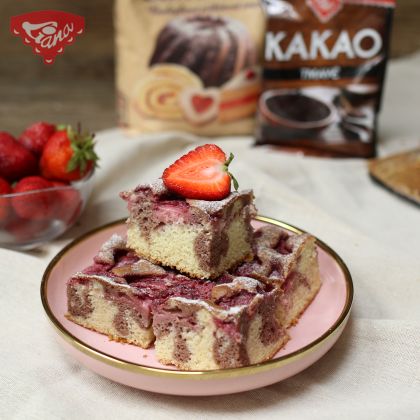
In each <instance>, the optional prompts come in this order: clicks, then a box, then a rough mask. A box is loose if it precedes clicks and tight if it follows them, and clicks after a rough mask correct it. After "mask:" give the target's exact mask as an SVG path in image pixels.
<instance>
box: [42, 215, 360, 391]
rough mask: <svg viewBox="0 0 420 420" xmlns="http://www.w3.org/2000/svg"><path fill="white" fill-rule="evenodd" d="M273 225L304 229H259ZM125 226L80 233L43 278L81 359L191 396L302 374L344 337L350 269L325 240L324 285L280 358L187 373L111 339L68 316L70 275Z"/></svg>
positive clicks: (53, 311)
mask: <svg viewBox="0 0 420 420" xmlns="http://www.w3.org/2000/svg"><path fill="white" fill-rule="evenodd" d="M266 223H270V224H275V225H278V226H281V227H283V228H285V229H287V230H289V231H291V232H294V233H301V232H302V231H301V230H299V229H297V228H295V227H293V226H290V225H288V224H286V223H283V222H279V221H277V220H274V219H269V218H266V217H257V219H256V220H255V221H254V222H253V224H254V226H255V227H257V226H260V225H262V224H266ZM124 232H125V224H124V222H123V221H121V220H120V221H117V222H114V223H111V224H108V225H106V226H103V227H101V228H99V229H96V230H94V231H92V232H89V233H87V234H85V235H83V236H82V237H80V238H78V239H76V240H75V241H73V242H72V243H70V244H69V245H68V246H66V247H65V248H64V249H63V250H62V251H61V252H60V253H59V254H57V256H56V257H55V258H54V259H53V260H52V261H51V263H50V264H49V265H48V267H47V269H46V271H45V273H44V276H43V280H42V284H41V298H42V303H43V306H44V309H45V311H46V313H47V315H48V317H49V319H50V321H51V322H52V325H53V326H54V328H55V331H56V332H57V333H58V338H59V341H60V342H61V343H62V344H63V346H64V347H65V348H66V350H67V351H68V352H69V353H70V354H72V355H73V356H74V357H75V358H76V359H77V360H78V361H79V362H80V363H82V364H83V365H85V366H86V367H87V368H89V369H91V370H93V371H94V372H96V373H98V374H100V375H103V376H105V377H107V378H109V379H112V380H114V381H116V382H120V383H122V384H125V385H129V386H132V387H135V388H139V389H143V390H146V391H154V392H160V393H163V394H174V395H191V396H192V395H219V394H229V393H234V392H241V391H247V390H250V389H255V388H259V387H262V386H266V385H270V384H272V383H275V382H278V381H281V380H283V379H286V378H288V377H290V376H292V375H295V374H296V373H298V372H300V371H302V370H303V369H305V368H307V367H308V366H310V365H311V364H312V363H314V362H316V361H317V360H318V359H319V358H320V357H322V356H323V355H324V354H325V353H326V352H327V351H328V350H329V349H330V348H331V347H332V345H333V344H334V343H335V342H336V341H337V339H338V337H339V336H340V334H341V333H342V331H343V329H344V327H345V325H346V323H347V320H348V318H349V314H350V309H351V304H352V300H353V284H352V280H351V276H350V273H349V271H348V269H347V267H346V266H345V264H344V263H343V261H342V260H341V258H340V257H339V256H338V255H337V254H336V253H335V252H334V251H333V250H332V249H331V248H329V247H328V246H327V245H326V244H324V243H323V242H321V241H319V240H317V246H318V258H319V264H320V270H321V278H322V287H321V289H320V291H319V292H318V294H317V296H316V298H315V299H314V300H313V302H312V303H311V305H310V306H309V307H308V308H307V310H306V311H305V313H304V314H303V316H302V317H301V318H300V321H299V323H298V324H297V325H296V326H294V327H292V328H291V329H290V330H289V333H290V336H291V339H290V341H289V342H288V343H287V345H286V346H285V347H284V348H283V349H282V350H280V351H279V352H278V353H277V354H276V355H275V356H274V358H273V359H271V360H269V361H266V362H264V363H259V364H256V365H251V366H246V367H242V368H235V369H219V370H212V371H190V372H183V371H179V370H177V369H176V368H171V367H168V366H164V365H161V364H160V363H159V362H158V361H157V360H156V357H155V353H154V350H153V349H147V350H144V349H141V348H139V347H136V346H134V345H131V344H125V343H119V342H115V341H110V340H109V339H108V337H107V336H105V335H102V334H98V333H96V332H93V331H90V330H87V329H85V328H83V327H80V326H78V325H76V324H73V323H72V322H70V321H68V320H67V319H66V318H65V316H64V314H65V313H66V311H67V302H66V282H67V279H68V278H69V277H70V276H71V275H72V274H73V273H74V272H75V271H78V270H81V269H83V268H84V267H86V266H87V265H89V264H90V262H91V260H92V258H93V256H94V255H95V254H96V252H97V250H98V249H99V247H100V246H101V244H102V243H103V242H105V241H106V240H107V239H108V238H109V236H110V235H111V234H113V233H121V234H124Z"/></svg>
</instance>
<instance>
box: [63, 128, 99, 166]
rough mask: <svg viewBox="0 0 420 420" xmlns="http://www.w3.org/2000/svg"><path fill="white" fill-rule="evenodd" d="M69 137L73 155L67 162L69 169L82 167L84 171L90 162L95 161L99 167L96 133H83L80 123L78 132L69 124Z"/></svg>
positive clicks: (95, 164)
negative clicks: (96, 151)
mask: <svg viewBox="0 0 420 420" xmlns="http://www.w3.org/2000/svg"><path fill="white" fill-rule="evenodd" d="M66 131H67V137H68V138H69V140H70V147H71V149H72V151H73V155H72V157H71V159H70V160H69V162H68V164H67V171H68V172H71V171H74V170H75V169H80V171H81V172H84V171H85V170H86V168H87V165H88V163H89V162H93V163H94V166H95V167H97V166H98V164H97V161H98V155H97V154H96V153H95V150H94V148H95V142H94V140H93V139H94V137H95V136H94V134H86V133H83V134H82V133H81V130H80V125H79V126H78V130H77V132H75V131H74V130H73V129H72V128H71V127H70V126H67V128H66Z"/></svg>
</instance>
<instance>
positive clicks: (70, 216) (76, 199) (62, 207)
mask: <svg viewBox="0 0 420 420" xmlns="http://www.w3.org/2000/svg"><path fill="white" fill-rule="evenodd" d="M52 184H53V186H54V187H61V188H59V189H57V190H56V193H57V206H56V209H55V218H56V219H60V220H62V221H63V222H65V224H66V225H68V226H69V225H71V224H73V222H74V221H75V220H76V219H77V217H78V216H79V214H80V212H81V210H82V198H81V196H80V193H79V191H77V190H76V189H75V188H73V187H72V186H70V185H69V184H66V183H64V182H60V181H52Z"/></svg>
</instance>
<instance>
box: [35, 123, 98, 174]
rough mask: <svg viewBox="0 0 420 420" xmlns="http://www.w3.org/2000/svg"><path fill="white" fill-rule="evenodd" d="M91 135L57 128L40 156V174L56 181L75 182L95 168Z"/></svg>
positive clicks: (93, 144)
mask: <svg viewBox="0 0 420 420" xmlns="http://www.w3.org/2000/svg"><path fill="white" fill-rule="evenodd" d="M93 137H94V136H93V135H90V134H82V133H80V130H78V131H77V132H76V131H74V130H73V129H72V128H71V127H70V126H67V127H65V128H61V127H59V130H58V131H56V132H55V133H54V134H53V135H52V136H51V137H50V138H49V139H48V141H47V144H46V145H45V147H44V150H43V152H42V155H41V160H40V168H41V174H42V176H44V177H45V178H48V179H55V180H58V181H76V180H78V179H81V178H83V177H84V176H86V174H88V173H89V172H90V171H91V169H92V168H93V167H95V166H96V161H97V160H98V156H97V155H96V153H95V150H94V147H95V142H94V141H93Z"/></svg>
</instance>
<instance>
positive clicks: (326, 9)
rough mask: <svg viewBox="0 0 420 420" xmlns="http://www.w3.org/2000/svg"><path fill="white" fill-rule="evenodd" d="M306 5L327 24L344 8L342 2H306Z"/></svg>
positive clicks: (340, 0)
mask: <svg viewBox="0 0 420 420" xmlns="http://www.w3.org/2000/svg"><path fill="white" fill-rule="evenodd" d="M306 4H307V5H308V6H309V7H310V8H311V9H312V11H313V12H314V13H315V14H316V16H317V17H318V19H319V20H320V21H321V22H323V23H325V22H328V21H329V20H330V19H331V18H332V17H333V16H335V15H336V14H337V13H338V12H339V11H340V10H341V7H342V6H343V1H342V0H306Z"/></svg>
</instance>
